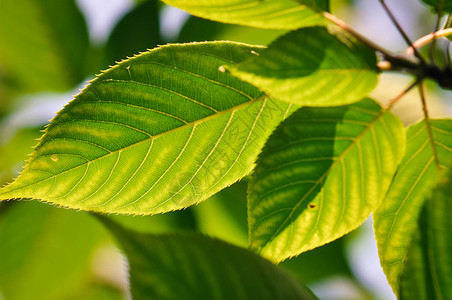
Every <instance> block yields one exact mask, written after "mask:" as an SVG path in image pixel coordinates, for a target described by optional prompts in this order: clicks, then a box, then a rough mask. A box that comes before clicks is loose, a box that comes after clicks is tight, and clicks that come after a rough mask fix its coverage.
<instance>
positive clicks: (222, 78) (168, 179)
mask: <svg viewBox="0 0 452 300" xmlns="http://www.w3.org/2000/svg"><path fill="white" fill-rule="evenodd" d="M258 49H259V48H255V47H251V46H246V45H243V44H235V43H228V42H213V43H199V44H187V45H171V46H164V47H161V48H158V49H155V50H151V51H149V52H147V53H145V54H142V55H140V56H137V57H135V58H133V59H130V60H128V61H124V62H122V63H120V64H119V65H117V66H115V67H113V68H112V69H110V70H108V71H107V72H105V73H103V74H102V75H100V76H99V77H98V78H97V79H95V80H94V81H93V82H92V83H91V84H90V85H89V86H88V87H87V88H86V89H85V90H83V92H82V93H81V94H79V95H78V96H76V98H75V100H73V101H72V102H70V103H69V104H68V105H67V106H66V107H65V108H64V109H63V110H62V111H61V112H59V113H58V115H57V116H56V117H55V118H54V119H53V120H52V123H51V124H50V126H49V127H48V128H47V129H46V133H45V135H44V136H43V137H42V138H41V140H40V142H39V144H38V146H37V147H36V149H35V151H34V152H33V154H32V157H31V159H30V161H29V162H28V164H27V165H26V167H25V169H24V171H23V172H22V174H21V175H20V177H18V179H16V180H15V181H14V182H13V183H12V184H11V185H9V186H7V187H5V188H3V189H2V190H0V199H9V198H34V199H40V200H42V201H46V202H51V203H56V204H59V205H63V206H66V207H70V208H78V209H85V210H93V211H101V212H110V213H130V214H154V213H159V212H167V211H171V210H176V209H181V208H184V207H187V206H190V205H192V204H195V203H198V202H200V201H202V200H204V199H206V198H208V197H209V196H211V195H213V194H215V193H216V192H218V191H219V190H221V189H223V188H224V187H226V186H229V185H231V184H232V183H234V182H235V181H237V180H239V179H240V178H242V177H243V176H245V175H247V174H248V173H249V172H250V171H251V169H252V168H253V164H254V161H255V159H256V156H257V154H258V152H259V151H260V149H261V147H262V146H263V144H264V142H265V140H266V138H267V137H268V135H269V134H270V133H271V131H272V130H273V128H274V127H275V126H276V125H277V124H278V123H279V122H280V121H281V120H282V119H283V118H284V116H286V115H287V114H289V111H290V110H291V109H290V105H288V104H286V103H283V102H278V101H275V100H271V99H268V98H266V97H265V96H263V95H262V94H261V92H259V91H258V90H257V89H256V88H255V87H253V86H251V85H249V84H247V83H244V82H242V81H240V80H238V79H236V78H234V77H233V76H230V75H228V74H225V73H223V72H220V71H219V70H218V68H219V67H220V66H221V65H223V64H226V63H227V64H229V63H234V62H238V61H241V60H243V59H244V58H246V57H248V56H249V55H252V54H251V51H254V50H258Z"/></svg>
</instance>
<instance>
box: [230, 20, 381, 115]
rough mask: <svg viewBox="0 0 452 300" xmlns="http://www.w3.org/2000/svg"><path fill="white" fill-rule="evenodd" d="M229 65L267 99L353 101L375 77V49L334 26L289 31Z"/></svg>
mask: <svg viewBox="0 0 452 300" xmlns="http://www.w3.org/2000/svg"><path fill="white" fill-rule="evenodd" d="M228 69H229V70H230V71H231V72H232V74H233V75H235V76H237V77H239V78H240V79H242V80H244V81H247V82H249V83H251V84H253V85H255V86H257V87H259V88H260V89H261V90H262V91H264V92H265V93H267V94H268V95H270V96H272V97H276V98H278V99H280V100H284V101H287V102H290V103H294V104H297V105H308V106H334V105H344V104H349V103H353V102H356V101H358V100H361V99H363V97H365V96H367V95H368V93H369V92H370V91H372V90H373V89H374V87H375V86H376V84H377V80H378V77H377V69H376V57H375V52H374V51H373V50H372V49H370V48H367V47H365V46H364V45H363V44H361V43H360V42H358V41H356V40H354V39H353V38H352V37H351V36H349V35H348V34H345V33H344V32H341V31H339V30H337V28H335V27H330V28H329V29H327V28H323V27H312V28H302V29H299V30H297V31H293V32H291V33H289V34H287V35H285V36H283V37H281V38H279V39H278V40H276V41H275V42H273V43H272V44H270V46H269V47H268V48H267V49H264V50H261V51H259V55H256V56H254V57H252V58H250V59H248V60H246V61H244V62H242V63H240V64H239V65H237V66H232V67H229V68H228Z"/></svg>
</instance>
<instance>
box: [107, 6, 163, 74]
mask: <svg viewBox="0 0 452 300" xmlns="http://www.w3.org/2000/svg"><path fill="white" fill-rule="evenodd" d="M159 44H162V40H161V38H160V26H159V8H158V5H157V1H156V0H152V1H146V2H143V3H141V4H139V5H137V6H136V7H135V8H134V9H133V10H132V11H131V12H129V13H128V14H127V15H125V16H124V17H123V18H122V20H121V21H119V23H118V24H117V25H116V27H115V28H114V29H113V32H112V33H111V35H110V37H109V39H108V42H107V46H106V49H105V58H104V60H105V63H106V64H108V65H112V64H113V63H115V62H117V61H121V60H122V59H126V58H127V57H131V56H133V55H134V54H138V53H140V52H144V51H146V50H147V49H152V48H154V47H156V46H157V45H159Z"/></svg>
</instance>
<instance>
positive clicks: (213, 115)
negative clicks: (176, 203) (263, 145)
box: [0, 93, 268, 195]
mask: <svg viewBox="0 0 452 300" xmlns="http://www.w3.org/2000/svg"><path fill="white" fill-rule="evenodd" d="M267 97H268V96H267V95H265V94H263V93H262V94H261V95H260V96H259V97H256V98H254V99H253V100H251V101H247V102H244V103H242V104H239V105H237V106H234V107H231V108H228V109H226V110H223V111H219V112H217V113H214V114H211V115H209V116H206V117H204V118H201V119H199V120H196V121H194V122H191V123H187V124H184V125H182V126H179V127H176V128H173V129H171V130H168V131H165V132H162V133H159V134H157V135H154V136H150V137H148V138H145V139H143V140H140V141H138V142H135V143H133V144H130V145H128V146H126V147H123V148H120V149H117V150H113V151H111V152H109V153H106V154H105V155H101V156H99V157H97V158H95V159H93V160H89V161H87V162H84V163H82V164H80V165H77V166H75V167H72V168H69V169H67V170H65V171H63V172H60V173H58V174H55V175H53V176H50V177H47V178H45V179H41V180H38V181H35V182H33V183H32V184H28V185H26V186H21V187H19V188H13V189H8V190H7V191H6V192H3V193H0V195H3V194H5V193H10V192H13V191H17V190H21V189H23V188H25V187H28V186H31V185H35V184H38V183H42V182H45V181H47V180H49V179H53V178H55V177H57V176H60V175H63V174H65V173H68V172H70V171H73V170H75V169H77V168H80V167H82V166H85V165H87V164H91V163H93V162H95V161H98V160H100V159H103V158H106V157H108V156H110V155H113V154H116V153H118V152H122V151H124V150H127V149H129V148H132V147H134V146H137V145H140V144H142V143H145V142H148V141H150V140H156V139H158V138H160V137H162V136H166V135H168V134H171V133H172V132H175V131H177V130H182V129H184V128H187V127H190V126H195V125H198V124H201V123H204V122H207V121H209V120H211V119H215V118H218V117H220V116H222V115H226V114H228V113H231V112H236V111H239V110H240V109H244V108H246V107H248V106H250V105H252V104H254V103H256V102H258V101H261V100H264V99H265V98H267ZM51 140H52V139H50V140H48V141H51ZM39 146H41V145H39ZM39 156H41V155H38V156H36V158H38V157H39ZM36 158H34V159H36ZM30 163H32V161H30V162H29V164H30ZM29 164H27V165H29ZM6 188H7V187H6Z"/></svg>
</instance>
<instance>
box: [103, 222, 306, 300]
mask: <svg viewBox="0 0 452 300" xmlns="http://www.w3.org/2000/svg"><path fill="white" fill-rule="evenodd" d="M102 220H104V222H105V224H106V225H107V226H108V227H109V228H110V229H111V230H112V232H113V233H114V234H115V236H116V237H117V239H118V240H119V242H120V243H121V245H122V246H123V248H124V251H125V253H126V255H127V257H128V260H129V265H130V285H131V292H132V297H133V298H134V299H168V300H169V299H174V300H176V299H196V300H198V299H259V300H261V299H315V297H314V296H313V295H312V293H311V292H310V291H309V290H308V289H307V288H306V287H304V286H301V285H299V284H298V283H297V282H296V281H295V280H294V279H293V278H291V277H290V276H289V275H288V274H286V273H285V272H283V271H282V270H281V269H279V268H278V267H276V266H275V265H273V264H271V263H270V262H268V261H266V260H264V259H262V258H261V257H259V256H258V255H256V254H254V253H252V252H250V251H248V250H246V249H243V248H238V247H235V246H232V245H229V244H227V243H225V242H223V241H221V240H216V239H212V238H208V237H204V236H201V235H197V234H188V233H186V234H174V235H142V234H136V233H133V232H128V231H126V230H124V229H123V228H120V227H119V226H118V225H116V224H113V223H112V222H111V221H108V220H105V219H103V218H102Z"/></svg>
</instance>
